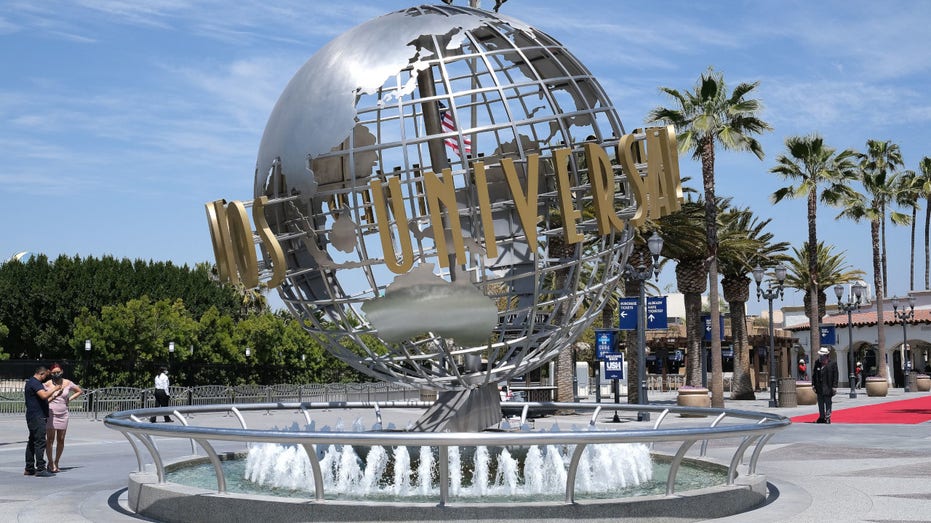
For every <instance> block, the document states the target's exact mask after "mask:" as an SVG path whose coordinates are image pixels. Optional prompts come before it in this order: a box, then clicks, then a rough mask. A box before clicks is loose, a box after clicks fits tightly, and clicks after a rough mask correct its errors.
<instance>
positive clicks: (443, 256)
mask: <svg viewBox="0 0 931 523" xmlns="http://www.w3.org/2000/svg"><path fill="white" fill-rule="evenodd" d="M424 189H425V190H426V193H427V203H428V204H429V206H430V224H431V225H432V226H433V241H434V242H435V243H436V256H437V258H438V261H439V264H440V267H449V249H448V247H447V246H446V229H445V228H444V227H443V210H442V208H441V207H440V202H442V203H443V205H444V206H445V207H446V216H447V218H448V220H449V229H450V237H451V238H452V240H453V247H454V248H455V249H456V263H466V255H465V242H464V241H463V240H462V224H461V223H460V221H459V206H458V205H457V204H456V185H455V183H454V180H453V171H452V169H450V168H448V167H447V168H446V169H443V179H440V177H439V176H437V175H436V174H434V173H432V172H430V171H427V172H425V173H424Z"/></svg>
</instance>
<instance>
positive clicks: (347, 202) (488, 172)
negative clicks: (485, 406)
mask: <svg viewBox="0 0 931 523" xmlns="http://www.w3.org/2000/svg"><path fill="white" fill-rule="evenodd" d="M623 134H624V130H623V127H622V125H621V122H620V120H619V118H618V116H617V114H616V112H615V109H614V107H613V106H612V104H611V102H610V101H609V100H608V98H607V96H606V95H605V92H604V90H603V89H602V87H601V86H600V85H599V83H598V81H597V80H596V79H595V78H594V77H593V76H592V75H591V73H590V72H589V71H588V70H587V69H586V68H585V67H584V66H583V65H582V64H581V63H580V62H579V61H578V60H577V59H576V58H575V57H574V56H573V55H572V53H570V52H569V51H568V50H567V49H566V48H565V47H564V46H563V45H561V44H560V43H559V42H557V41H556V40H555V39H554V38H552V37H550V36H548V35H546V34H545V33H543V32H541V31H539V30H537V29H534V28H533V27H530V26H529V25H527V24H525V23H522V22H520V21H518V20H515V19H513V18H510V17H507V16H504V15H496V14H494V13H491V12H487V11H482V10H477V9H470V8H466V7H458V6H451V5H442V6H422V7H415V8H410V9H405V10H402V11H398V12H394V13H390V14H387V15H384V16H381V17H379V18H376V19H374V20H371V21H369V22H366V23H364V24H362V25H360V26H358V27H356V28H354V29H351V30H349V31H347V32H346V33H344V34H342V35H341V36H338V37H337V38H335V39H334V40H333V41H331V42H330V43H329V44H327V45H326V46H325V47H324V48H322V49H320V50H319V51H318V52H317V53H316V54H314V55H313V56H312V57H311V58H310V59H309V60H308V61H307V62H306V63H305V64H304V65H303V67H301V68H300V70H299V71H298V72H297V73H296V74H295V75H294V77H293V79H292V80H291V81H290V83H289V84H288V86H287V88H286V89H285V91H284V92H283V93H282V95H281V97H280V99H279V100H278V102H277V104H276V105H275V108H274V110H273V112H272V114H271V116H270V118H269V121H268V124H267V126H266V128H265V132H264V135H263V137H262V142H261V146H260V149H259V154H258V160H257V165H256V177H255V188H254V190H255V195H256V197H259V198H261V197H267V198H268V200H267V204H266V205H265V206H264V217H265V219H267V222H268V227H269V228H270V230H271V231H273V233H274V235H275V237H276V238H277V239H278V241H279V243H280V245H281V248H282V253H281V254H282V256H283V258H282V259H283V260H285V261H286V264H287V275H286V277H285V279H284V281H283V283H282V285H281V287H280V293H281V295H282V298H283V299H284V301H285V303H286V304H287V305H288V306H289V307H290V308H291V310H292V311H293V312H294V313H295V314H296V315H297V316H298V318H299V319H300V320H301V321H302V323H303V324H304V326H305V327H306V328H307V329H308V330H309V331H310V332H311V333H312V334H314V335H315V336H316V337H317V338H319V339H320V340H321V341H322V342H323V344H324V345H325V346H326V347H327V349H328V350H329V351H331V352H332V353H333V354H334V355H336V356H337V357H339V358H340V359H342V360H343V361H345V362H347V363H349V364H350V365H352V366H353V367H355V368H356V369H359V370H360V371H363V372H365V373H367V374H369V375H371V376H374V377H376V378H380V379H383V380H388V381H392V382H401V383H406V384H409V385H411V386H416V387H420V388H426V389H433V390H438V391H462V390H467V389H475V388H478V387H482V386H488V385H495V384H497V383H498V382H500V381H502V380H506V379H509V378H511V377H512V376H515V375H520V374H525V373H527V372H528V371H530V370H532V369H534V368H537V367H539V366H541V365H543V364H544V363H546V362H547V361H549V360H551V359H552V358H553V357H554V356H555V355H556V354H557V353H558V352H559V351H560V350H561V349H563V348H565V347H566V346H567V344H570V343H571V342H573V341H574V340H575V339H576V338H577V337H578V336H579V335H580V334H581V332H582V331H583V330H584V329H585V328H586V327H587V326H588V325H589V324H590V323H591V322H592V321H593V320H594V319H595V318H596V317H598V316H599V315H600V314H601V310H602V307H603V305H604V302H605V300H607V299H608V298H609V297H610V295H611V293H612V291H613V290H614V288H615V286H616V285H617V283H618V281H619V279H620V278H621V275H622V271H623V267H624V261H625V258H626V255H627V253H628V252H629V248H630V247H631V244H632V242H631V231H632V229H631V227H630V226H629V224H628V223H627V220H629V219H630V218H632V217H633V216H634V214H635V212H636V211H637V204H636V199H635V197H634V195H633V194H632V193H631V188H630V187H629V180H627V179H626V178H625V176H624V175H623V173H622V172H621V170H620V168H619V167H618V166H617V165H616V163H617V162H616V161H615V160H616V158H618V157H619V152H620V151H618V139H619V137H620V136H621V135H623ZM586 144H592V145H597V146H598V149H599V150H601V151H604V152H606V154H605V155H604V157H603V158H601V159H602V160H603V161H602V163H603V164H605V165H607V170H608V171H610V176H607V177H606V176H602V175H598V176H594V175H591V176H590V174H591V173H592V172H594V171H592V170H591V169H589V166H588V165H589V163H590V162H592V159H591V156H590V155H586V154H585V153H586V152H590V151H586ZM634 149H636V146H635V147H634ZM592 150H594V149H592ZM609 159H610V160H609ZM605 165H602V166H601V167H602V168H603V170H604V168H605ZM638 167H642V166H641V165H639V164H638ZM596 178H597V179H596ZM605 185H607V187H606V186H605ZM599 191H600V194H608V195H609V199H610V201H608V202H603V201H599V198H597V197H595V196H593V194H596V193H599ZM605 205H609V206H610V213H611V216H613V217H614V218H612V220H613V223H614V224H615V225H616V226H615V227H607V228H606V227H605V225H604V222H605V220H599V219H598V216H601V217H604V216H607V214H606V213H605V211H604V207H605ZM208 212H209V211H208ZM599 213H600V214H599ZM618 224H620V225H619V226H617V225H618ZM265 254H266V262H265V263H264V264H260V269H262V268H264V269H267V268H268V267H269V266H270V265H271V262H269V256H270V255H269V253H268V252H267V250H266V252H265Z"/></svg>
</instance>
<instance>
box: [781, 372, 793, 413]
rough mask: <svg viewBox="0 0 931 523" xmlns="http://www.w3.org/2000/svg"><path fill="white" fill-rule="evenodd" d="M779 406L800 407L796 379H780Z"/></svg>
mask: <svg viewBox="0 0 931 523" xmlns="http://www.w3.org/2000/svg"><path fill="white" fill-rule="evenodd" d="M779 406H780V407H798V398H797V397H796V396H795V378H779Z"/></svg>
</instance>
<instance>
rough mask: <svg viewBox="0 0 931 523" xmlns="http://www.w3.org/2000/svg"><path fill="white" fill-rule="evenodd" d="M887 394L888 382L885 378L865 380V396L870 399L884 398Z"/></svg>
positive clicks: (876, 377)
mask: <svg viewBox="0 0 931 523" xmlns="http://www.w3.org/2000/svg"><path fill="white" fill-rule="evenodd" d="M887 394H889V382H888V381H887V380H886V378H881V377H878V376H871V377H869V378H866V395H867V396H871V397H880V398H881V397H885V396H886V395H887Z"/></svg>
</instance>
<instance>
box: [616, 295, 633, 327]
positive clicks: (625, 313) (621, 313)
mask: <svg viewBox="0 0 931 523" xmlns="http://www.w3.org/2000/svg"><path fill="white" fill-rule="evenodd" d="M617 315H618V326H617V328H619V329H621V330H622V331H635V330H637V298H618V300H617Z"/></svg>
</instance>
